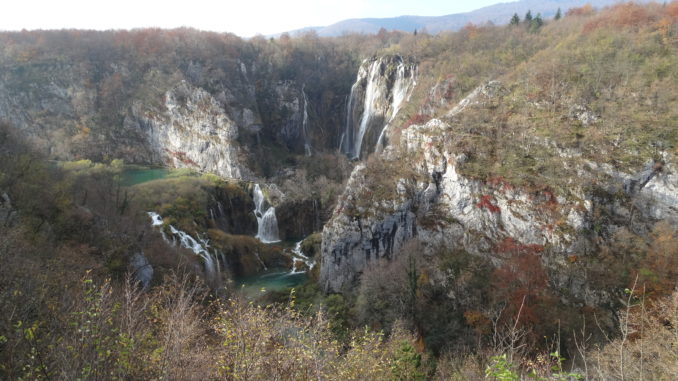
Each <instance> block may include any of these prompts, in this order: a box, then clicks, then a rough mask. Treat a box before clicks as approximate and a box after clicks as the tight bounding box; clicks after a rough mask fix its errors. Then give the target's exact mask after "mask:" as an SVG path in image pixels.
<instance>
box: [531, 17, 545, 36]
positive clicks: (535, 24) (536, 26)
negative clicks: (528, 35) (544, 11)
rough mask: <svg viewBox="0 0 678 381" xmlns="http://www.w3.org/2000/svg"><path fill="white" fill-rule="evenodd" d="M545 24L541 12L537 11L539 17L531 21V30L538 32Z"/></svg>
mask: <svg viewBox="0 0 678 381" xmlns="http://www.w3.org/2000/svg"><path fill="white" fill-rule="evenodd" d="M542 25H544V20H542V19H541V13H537V17H535V18H534V19H532V21H530V32H536V31H537V30H539V28H541V27H542Z"/></svg>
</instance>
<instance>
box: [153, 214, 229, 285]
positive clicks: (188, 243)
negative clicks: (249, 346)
mask: <svg viewBox="0 0 678 381" xmlns="http://www.w3.org/2000/svg"><path fill="white" fill-rule="evenodd" d="M147 214H148V215H149V217H151V226H154V227H156V226H162V224H163V222H162V217H161V216H160V215H159V214H158V213H155V212H148V213H147ZM169 228H170V232H171V233H172V242H173V243H176V241H177V240H178V241H179V246H180V247H183V248H184V249H189V250H191V251H193V253H194V254H195V255H197V256H199V257H200V258H202V260H203V265H204V266H205V272H206V273H207V274H208V275H210V276H212V275H214V274H215V273H217V272H219V267H218V266H216V265H215V256H214V255H213V254H212V253H210V252H209V250H208V249H209V242H208V241H207V240H206V239H202V238H198V240H196V239H195V238H193V237H191V236H190V235H189V234H188V233H186V232H184V231H181V230H179V229H177V228H175V227H174V226H172V225H170V226H169ZM161 232H162V233H163V239H165V241H166V242H169V241H168V240H167V237H166V236H165V233H164V232H163V231H162V230H161ZM217 264H218V262H217Z"/></svg>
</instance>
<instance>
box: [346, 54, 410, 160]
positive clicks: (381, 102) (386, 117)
mask: <svg viewBox="0 0 678 381" xmlns="http://www.w3.org/2000/svg"><path fill="white" fill-rule="evenodd" d="M415 74H416V64H415V63H413V62H411V61H409V60H406V59H404V58H403V57H401V56H385V57H380V58H372V59H367V60H365V61H363V63H362V65H361V66H360V69H359V70H358V77H357V79H356V82H355V83H354V84H353V86H352V87H351V95H350V97H349V99H348V104H347V110H346V125H345V128H344V132H343V134H342V136H341V139H340V145H339V149H340V150H341V151H342V152H343V153H344V154H346V155H347V156H348V157H350V158H354V159H357V158H360V157H361V156H362V155H363V154H365V153H369V152H371V151H373V150H375V149H376V148H377V146H379V147H382V146H383V145H384V144H385V143H386V141H385V134H384V132H385V131H386V129H387V127H388V125H389V124H390V123H391V122H392V121H393V120H394V119H395V117H396V115H397V114H398V111H399V110H400V107H401V106H402V104H403V102H404V101H405V100H407V98H409V96H410V94H411V92H412V89H413V88H414V86H415V85H416V81H415Z"/></svg>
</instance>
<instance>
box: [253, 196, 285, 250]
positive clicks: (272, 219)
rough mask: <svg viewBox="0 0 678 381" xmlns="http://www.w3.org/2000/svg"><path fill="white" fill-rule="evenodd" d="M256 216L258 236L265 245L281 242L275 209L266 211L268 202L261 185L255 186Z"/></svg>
mask: <svg viewBox="0 0 678 381" xmlns="http://www.w3.org/2000/svg"><path fill="white" fill-rule="evenodd" d="M253 198H254V215H255V216H256V217H257V224H258V229H257V236H256V238H258V239H259V240H260V241H261V242H263V243H273V242H280V238H278V219H277V218H276V216H275V208H274V207H272V206H271V207H270V208H268V209H267V210H266V211H264V205H265V203H266V200H265V199H264V193H263V192H262V191H261V187H259V184H254V197H253Z"/></svg>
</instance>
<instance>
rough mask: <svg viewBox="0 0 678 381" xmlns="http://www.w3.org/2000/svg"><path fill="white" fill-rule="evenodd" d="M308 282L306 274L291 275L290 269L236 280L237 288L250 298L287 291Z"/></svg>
mask: <svg viewBox="0 0 678 381" xmlns="http://www.w3.org/2000/svg"><path fill="white" fill-rule="evenodd" d="M304 282H306V273H295V274H291V273H290V270H288V269H276V270H270V271H267V272H264V273H259V274H257V275H253V276H249V277H243V278H239V279H237V280H236V287H238V289H239V290H240V292H241V293H242V294H243V295H244V296H246V297H248V298H256V297H259V296H263V295H264V294H265V293H267V292H269V291H286V290H288V289H290V288H292V287H297V286H300V285H302V284H304Z"/></svg>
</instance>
